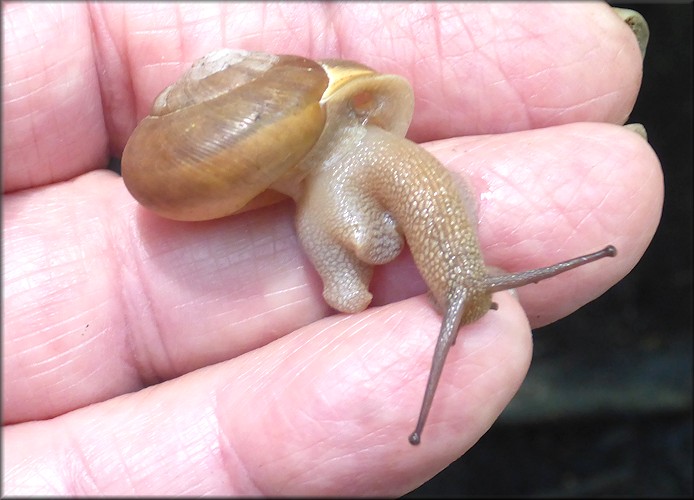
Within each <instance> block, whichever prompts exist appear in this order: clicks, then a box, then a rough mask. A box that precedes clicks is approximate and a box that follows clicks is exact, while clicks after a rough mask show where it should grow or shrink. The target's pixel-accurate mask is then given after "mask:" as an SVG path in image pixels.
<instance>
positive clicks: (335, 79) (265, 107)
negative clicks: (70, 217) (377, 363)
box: [122, 49, 616, 444]
mask: <svg viewBox="0 0 694 500" xmlns="http://www.w3.org/2000/svg"><path fill="white" fill-rule="evenodd" d="M413 107H414V99H413V93H412V89H411V88H410V86H409V84H408V83H407V81H406V80H405V79H403V78H401V77H399V76H395V75H383V74H379V73H377V72H376V71H374V70H372V69H371V68H368V67H366V66H364V65H362V64H359V63H356V62H352V61H341V60H325V61H321V62H314V61H311V60H309V59H306V58H303V57H298V56H291V55H279V56H277V55H271V54H265V53H259V52H246V51H232V50H227V49H224V50H220V51H217V52H213V53H211V54H209V55H207V56H206V57H204V58H202V59H200V60H199V61H197V62H196V63H195V64H193V66H192V67H191V68H190V69H189V70H188V71H187V72H186V73H185V74H184V75H183V76H182V77H181V78H180V79H179V80H178V81H176V82H175V83H173V84H172V85H170V86H169V87H168V88H167V89H165V90H164V91H163V92H162V93H161V94H160V95H159V97H157V99H156V100H155V102H154V106H153V108H152V112H151V113H150V115H149V116H148V117H146V118H145V119H144V120H142V122H140V124H139V125H138V126H137V128H136V129H135V131H134V132H133V134H132V136H131V137H130V139H129V141H128V143H127V144H126V147H125V150H124V151H123V158H122V174H123V180H124V182H125V185H126V187H127V189H128V190H129V191H130V193H132V195H133V196H134V197H135V199H137V200H138V201H139V202H140V203H141V204H142V205H144V206H145V207H147V208H149V209H151V210H153V211H155V212H157V213H158V214H160V215H162V216H164V217H168V218H171V219H177V220H190V221H192V220H206V219H214V218H218V217H224V216H226V215H230V214H232V213H235V212H238V211H240V210H244V209H245V208H247V207H249V206H251V205H254V204H257V202H258V200H259V199H263V200H270V199H272V193H281V194H284V195H288V196H291V197H292V198H293V199H294V200H295V201H296V204H297V222H296V225H297V232H298V235H299V239H300V241H301V243H302V246H303V248H304V250H305V251H306V253H307V255H308V257H309V258H310V260H311V261H312V263H313V264H314V266H315V267H316V270H317V271H318V273H319V274H320V276H321V278H322V280H323V285H324V291H323V296H324V298H325V300H326V301H327V302H328V303H329V304H330V305H331V306H332V307H334V308H335V309H337V310H340V311H343V312H357V311H361V310H363V309H364V308H366V307H367V306H368V304H369V303H370V302H371V297H372V296H371V293H369V290H368V287H369V281H370V280H371V275H372V269H373V267H372V266H373V265H375V264H383V263H386V262H389V261H391V260H392V259H394V258H395V257H396V256H397V255H398V254H399V253H400V251H401V249H402V247H403V243H404V241H403V236H404V239H405V240H406V241H407V243H408V245H409V246H410V250H411V251H412V256H413V258H414V260H415V263H416V265H417V268H418V269H419V271H420V273H421V274H422V277H423V278H424V281H425V282H426V283H427V285H428V286H429V289H430V290H431V294H432V296H433V298H434V300H435V302H436V303H437V305H438V306H439V307H440V308H441V309H442V310H443V311H444V313H443V322H442V326H441V330H440V332H439V337H438V341H437V343H436V348H435V351H434V356H433V360H432V367H431V371H430V374H429V380H428V382H427V388H426V392H425V396H424V401H423V403H422V409H421V411H420V415H419V419H418V421H417V426H416V428H415V431H414V432H413V433H412V434H411V435H410V438H409V441H410V443H412V444H418V443H419V442H420V437H421V432H422V429H423V427H424V424H425V422H426V418H427V415H428V413H429V410H430V408H431V403H432V401H433V397H434V393H435V391H436V387H437V384H438V381H439V378H440V376H441V372H442V369H443V366H444V362H445V359H446V356H447V354H448V351H449V349H450V347H451V346H452V345H453V344H454V343H455V338H456V336H457V334H458V329H459V327H460V325H461V324H466V323H470V322H472V321H475V320H476V319H478V318H479V317H481V316H482V315H483V314H485V313H486V312H487V311H489V309H490V308H492V307H493V303H492V300H491V296H492V293H493V292H496V291H500V290H506V289H509V288H515V287H518V286H522V285H525V284H528V283H535V282H537V281H540V280H543V279H546V278H549V277H551V276H555V275H556V274H559V273H562V272H564V271H567V270H569V269H573V268H574V267H577V266H580V265H583V264H586V263H588V262H593V261H595V260H597V259H600V258H603V257H607V256H614V255H615V254H616V250H615V248H614V247H612V246H608V247H606V248H604V249H602V250H600V251H598V252H595V253H592V254H588V255H585V256H582V257H578V258H575V259H571V260H568V261H565V262H562V263H559V264H556V265H554V266H549V267H546V268H541V269H536V270H533V271H526V272H522V273H516V274H508V275H502V276H492V275H490V274H489V273H488V272H487V270H486V267H485V265H484V262H483V260H482V254H481V251H480V247H479V242H478V240H477V232H476V227H475V221H476V217H475V216H474V214H473V213H468V209H469V206H470V205H471V203H469V200H470V199H472V197H471V196H470V195H469V194H468V193H467V192H466V191H465V189H464V185H461V184H460V183H459V182H455V181H454V180H453V178H452V177H451V175H450V174H449V173H448V171H447V170H446V169H445V168H444V167H443V166H442V165H441V164H440V163H439V162H438V161H437V160H436V159H435V158H434V157H433V156H431V155H430V154H429V153H427V152H426V151H425V150H424V149H423V148H421V147H419V146H418V145H417V144H414V143H412V142H410V141H408V140H407V139H405V138H404V136H405V133H406V131H407V128H408V126H409V123H410V120H411V118H412V112H413Z"/></svg>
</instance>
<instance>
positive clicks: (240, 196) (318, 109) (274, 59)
mask: <svg viewBox="0 0 694 500" xmlns="http://www.w3.org/2000/svg"><path fill="white" fill-rule="evenodd" d="M327 86H328V77H327V75H326V74H325V71H324V70H323V68H322V67H321V66H320V65H318V64H317V63H316V62H314V61H311V60H309V59H305V58H303V57H297V56H288V55H283V56H277V55H272V54H265V53H259V52H246V51H232V50H226V49H225V50H221V51H217V52H213V53H211V54H209V55H208V56H206V57H204V58H202V59H200V60H199V61H197V62H196V63H195V64H194V65H193V66H192V67H191V68H190V69H189V70H188V71H187V72H186V73H185V74H184V75H183V76H182V77H181V78H180V79H179V80H178V81H176V82H175V83H173V84H172V85H171V86H169V87H168V88H167V89H165V90H164V91H163V92H162V93H161V94H160V95H159V97H157V99H156V100H155V103H154V106H153V109H152V113H151V114H150V116H148V117H146V118H145V119H144V120H143V121H142V122H140V124H139V125H138V126H137V128H136V129H135V131H134V132H133V134H132V136H131V137H130V139H129V140H128V143H127V144H126V146H125V150H124V151H123V158H122V164H121V165H122V166H121V168H122V175H123V180H124V182H125V185H126V187H127V188H128V190H129V191H130V193H131V194H132V195H133V197H135V199H137V200H138V201H139V202H140V203H141V204H142V205H144V206H146V207H148V208H150V209H152V210H154V211H155V212H157V213H159V214H160V215H163V216H165V217H168V218H172V219H177V220H206V219H214V218H218V217H224V216H226V215H229V214H231V213H234V212H236V211H238V210H239V209H241V208H242V207H243V206H244V205H246V204H247V203H248V202H249V201H251V200H252V199H253V198H254V197H255V196H256V195H258V194H260V193H262V192H263V191H265V190H266V189H267V187H268V186H269V185H270V184H272V183H273V182H274V181H275V180H276V179H277V178H279V177H280V176H282V175H286V173H287V171H288V170H290V169H291V168H292V167H293V166H295V165H296V164H297V163H298V162H299V160H300V159H301V158H303V157H304V156H305V155H306V153H307V152H308V151H310V150H311V148H312V147H313V145H314V144H315V142H316V141H317V140H318V138H319V137H320V135H321V132H322V131H323V127H324V124H325V119H326V115H325V111H324V109H323V107H322V106H321V105H320V100H321V98H322V96H323V93H324V91H325V89H326V88H327ZM220 166H223V168H220Z"/></svg>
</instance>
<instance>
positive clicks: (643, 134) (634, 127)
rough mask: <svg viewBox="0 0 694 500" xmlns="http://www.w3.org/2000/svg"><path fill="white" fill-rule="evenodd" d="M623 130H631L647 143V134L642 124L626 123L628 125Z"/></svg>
mask: <svg viewBox="0 0 694 500" xmlns="http://www.w3.org/2000/svg"><path fill="white" fill-rule="evenodd" d="M624 128H625V129H628V130H631V131H632V132H636V133H637V134H639V135H640V136H641V137H643V138H644V139H645V141H646V142H648V134H647V133H646V127H644V126H643V125H642V124H640V123H628V124H626V125H624Z"/></svg>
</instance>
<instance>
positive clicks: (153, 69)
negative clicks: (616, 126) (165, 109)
mask: <svg viewBox="0 0 694 500" xmlns="http://www.w3.org/2000/svg"><path fill="white" fill-rule="evenodd" d="M43 8H44V7H43V6H40V7H39V6H35V5H32V4H28V5H18V6H15V7H13V8H12V9H8V10H7V14H8V15H7V16H5V17H4V19H9V20H8V21H3V22H5V24H6V25H8V26H10V27H11V28H14V29H9V30H7V31H8V33H9V36H8V37H6V39H7V42H6V48H7V50H6V51H5V53H7V54H8V56H7V57H6V62H7V64H6V65H5V66H6V68H8V71H7V72H6V75H5V92H4V99H5V100H4V109H5V113H4V115H3V125H4V127H3V131H4V132H3V133H4V135H3V139H4V149H3V160H4V162H3V163H4V165H5V167H4V168H5V171H4V173H5V176H4V181H5V182H4V187H5V191H14V190H17V189H22V188H26V187H30V186H37V185H42V184H45V183H47V182H54V181H56V180H63V179H67V178H71V177H73V176H74V175H76V174H78V173H81V172H85V171H88V170H91V169H93V168H98V167H100V166H103V165H104V164H105V161H106V155H107V150H106V144H107V141H108V142H109V143H110V145H111V147H110V150H111V153H112V154H114V155H119V154H120V152H121V151H122V149H123V146H124V145H125V142H126V140H127V137H128V136H129V134H130V133H131V131H132V130H133V128H134V127H135V125H136V123H137V121H138V120H139V119H141V118H142V117H143V116H144V115H145V114H146V113H147V111H148V110H149V108H150V106H151V103H152V101H153V99H154V97H155V96H156V95H157V94H158V93H159V92H160V91H161V90H162V89H163V88H164V87H165V86H166V85H168V84H169V83H171V82H172V81H173V80H174V79H175V78H177V77H178V76H179V75H180V74H181V73H182V72H183V71H184V69H185V68H186V67H187V66H188V65H189V64H190V63H191V61H192V60H193V59H195V58H197V57H200V56H202V55H203V54H205V53H207V52H209V51H211V50H213V49H217V48H219V47H222V46H226V47H235V48H245V49H253V50H263V51H270V52H280V53H287V52H291V53H299V54H304V55H306V56H309V57H315V58H323V57H344V58H351V59H356V60H360V61H363V62H364V63H366V64H369V65H371V66H373V67H374V68H376V69H377V70H379V71H382V72H393V73H397V74H401V75H403V76H405V77H406V78H407V79H408V80H409V81H410V82H411V83H412V84H413V86H414V90H415V95H416V96H417V102H416V109H415V118H414V123H413V125H412V128H411V130H410V132H409V136H410V137H411V138H412V139H414V140H416V141H424V140H431V139H435V138H444V137H455V136H458V135H472V134H479V133H492V132H502V131H511V130H520V129H526V128H535V127H544V126H549V125H554V124H558V123H567V122H571V121H577V120H589V121H606V122H613V123H622V122H623V121H624V120H625V119H626V117H627V116H628V114H629V112H630V111H631V108H632V106H633V103H634V100H635V98H636V94H637V92H638V88H639V85H640V81H641V58H640V52H639V49H638V43H637V42H636V38H635V37H634V36H633V34H632V33H631V31H630V30H629V29H628V27H627V26H626V24H625V23H624V22H622V21H621V19H619V18H618V17H617V16H616V15H614V13H613V12H612V10H611V9H610V8H609V6H607V5H602V4H593V3H588V4H578V5H576V4H574V5H552V6H547V5H532V4H528V5H511V4H509V5H505V4H504V5H494V6H493V7H492V6H489V5H486V4H451V5H444V4H432V5H428V6H424V7H422V6H420V5H415V4H413V5H410V6H407V7H405V8H403V6H401V5H394V4H393V5H391V4H384V5H379V6H374V5H373V4H368V5H367V4H359V3H347V4H343V5H338V6H331V7H330V8H326V7H325V6H322V5H321V4H315V3H307V4H296V3H293V4H291V5H284V4H281V3H270V4H267V5H266V4H263V5H260V4H245V3H240V4H221V5H215V4H204V5H202V6H200V5H193V4H125V5H120V4H108V3H106V4H94V5H91V6H89V5H87V4H84V5H81V4H75V5H69V6H68V5H66V6H60V7H56V9H58V10H57V12H56V13H52V14H51V15H45V14H46V12H45V11H44V10H42V9H43ZM35 18H40V20H41V21H40V26H41V29H40V30H38V31H37V33H36V36H33V35H32V36H21V33H24V32H29V33H31V30H33V29H34V28H35V26H36V23H34V22H33V19H35ZM355 20H357V22H355ZM66 25H67V26H75V29H74V30H65V26H66ZM89 26H91V27H93V30H94V32H93V39H94V44H93V46H94V47H95V48H94V52H93V53H92V52H90V51H87V50H85V49H84V48H85V47H92V44H91V34H90V33H89V30H88V27H89ZM66 31H67V34H66V33H65V32H66ZM201 34H204V36H202V35H201ZM45 47H49V48H50V51H49V52H48V57H45V58H44V57H43V54H44V53H45V50H44V48H45ZM336 47H340V49H339V50H338V49H337V48H336ZM77 49H79V50H77ZM595 68H600V71H595ZM37 110H40V111H37ZM107 136H108V137H107Z"/></svg>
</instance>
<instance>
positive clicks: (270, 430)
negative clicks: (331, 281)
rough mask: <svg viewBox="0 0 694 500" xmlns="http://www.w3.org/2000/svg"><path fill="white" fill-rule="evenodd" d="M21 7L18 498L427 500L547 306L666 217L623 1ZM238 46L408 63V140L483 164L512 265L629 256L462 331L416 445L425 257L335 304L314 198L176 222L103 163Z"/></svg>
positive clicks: (424, 335)
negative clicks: (299, 228)
mask: <svg viewBox="0 0 694 500" xmlns="http://www.w3.org/2000/svg"><path fill="white" fill-rule="evenodd" d="M4 14H5V15H4V16H3V23H4V26H3V27H4V29H5V47H4V48H5V51H4V57H5V59H4V61H3V62H4V65H3V67H4V71H5V75H4V77H5V78H4V89H3V90H4V93H3V99H4V102H3V107H4V109H3V111H4V112H3V144H4V149H3V174H4V188H5V191H4V194H5V195H4V204H3V206H4V215H3V216H4V227H3V242H4V251H5V252H4V257H5V259H4V264H5V265H4V274H3V279H4V292H5V325H4V326H5V336H4V350H3V361H4V366H5V371H4V377H3V389H4V390H3V403H4V413H3V423H4V424H5V426H4V428H3V438H4V445H5V455H4V461H3V475H4V476H3V477H4V483H5V492H6V493H8V494H21V493H24V494H41V493H43V494H46V493H60V494H80V493H86V494H92V495H96V494H132V495H145V494H194V495H199V494H247V495H249V494H265V495H278V494H287V495H292V494H294V495H300V494H305V495H309V494H311V495H330V494H332V495H337V494H342V495H359V494H361V495H367V494H368V495H389V496H390V495H400V494H403V493H405V492H407V491H409V490H411V489H412V488H414V487H416V486H417V485H419V484H421V483H422V482H424V481H425V480H426V479H428V478H430V477H431V476H433V475H434V474H436V473H437V472H438V471H439V470H441V469H442V468H443V467H445V466H446V465H447V464H448V463H450V462H451V461H453V460H454V459H456V458H457V457H458V456H460V455H461V454H462V453H464V452H465V451H466V450H467V449H468V448H469V447H470V446H472V445H473V444H474V443H475V442H476V441H477V440H478V439H479V437H480V436H481V435H482V434H483V433H484V432H485V431H486V430H487V429H488V428H489V426H490V425H491V424H492V423H493V421H494V420H495V419H496V417H497V416H498V414H499V413H500V412H501V410H502V409H503V408H504V407H505V405H506V404H507V403H508V401H509V400H510V399H511V397H512V396H513V394H514V393H515V391H516V389H517V388H518V386H519V385H520V383H521V381H522V379H523V377H524V375H525V371H526V370H527V366H528V363H529V360H530V355H531V338H530V327H531V326H539V325H542V324H546V323H547V322H551V321H553V320H555V319H558V318H560V317H562V316H564V315H566V314H568V313H570V312H571V311H573V310H575V309H576V308H578V307H580V306H581V305H582V304H584V303H586V302H588V301H589V300H591V299H592V298H595V297H596V296H598V295H600V294H601V293H602V292H604V291H605V290H607V289H608V288H609V287H610V286H611V285H613V284H614V283H616V282H617V281H619V279H621V278H622V277H623V276H624V275H625V274H626V273H628V272H629V270H630V269H631V268H632V267H633V266H634V265H635V264H636V262H637V261H638V260H639V258H640V257H641V255H642V254H643V252H644V251H645V248H646V246H647V245H648V243H649V241H650V239H651V237H652V235H653V233H654V231H655V228H656V226H657V223H658V220H659V216H660V207H661V203H662V177H661V172H660V168H659V164H658V160H657V158H656V157H655V155H654V153H653V151H652V150H651V149H650V147H649V146H648V144H647V143H646V142H645V141H643V140H642V139H641V138H640V137H639V136H637V135H636V134H634V133H633V132H630V131H628V130H625V129H623V128H622V127H616V126H614V125H610V124H621V123H623V122H624V121H625V120H626V118H627V117H628V115H629V112H630V111H631V108H632V105H633V103H634V100H635V99H636V94H637V92H638V88H639V85H640V77H641V61H640V54H639V51H638V48H637V45H636V43H635V39H634V38H633V35H632V34H631V33H630V32H629V30H628V29H627V28H626V26H624V24H623V23H622V22H621V21H620V20H619V19H618V18H617V17H616V16H614V14H613V13H612V12H611V10H610V8H609V7H608V6H606V5H600V4H581V5H565V4H559V5H552V4H530V5H523V6H514V5H510V4H508V5H507V4H491V5H486V4H471V5H464V4H453V5H444V4H434V5H428V6H427V5H421V4H416V5H412V6H409V7H407V8H403V6H401V5H390V4H383V5H381V4H377V5H373V4H362V3H355V4H345V5H329V6H327V7H326V6H323V5H320V4H307V5H302V4H290V5H282V4H279V3H278V4H268V5H264V6H262V7H261V6H258V5H252V4H226V5H223V6H215V5H212V4H195V5H192V4H191V5H186V4H173V5H168V4H152V5H143V4H136V3H133V4H126V5H117V4H110V3H104V4H94V5H86V4H74V5H73V4H62V5H59V6H51V5H49V4H28V5H14V4H9V5H5V6H4ZM222 46H226V47H233V48H245V49H250V50H263V51H267V52H276V53H297V54H302V55H306V56H308V57H312V58H316V59H319V58H323V57H343V58H348V59H354V60H359V61H360V62H363V63H365V64H367V65H369V66H371V67H373V68H375V69H377V70H379V71H382V72H392V73H398V74H401V75H403V76H405V77H406V78H407V79H408V80H410V82H411V83H412V84H413V87H414V90H415V94H416V96H417V107H416V110H415V117H414V122H413V125H412V128H411V129H410V133H409V134H408V136H409V137H410V138H411V139H413V140H415V141H417V142H427V141H434V140H437V141H439V142H435V143H434V142H430V143H428V144H426V145H425V147H427V149H429V150H430V151H431V152H432V153H434V154H435V155H436V156H437V157H438V158H439V159H440V160H441V161H442V162H443V163H444V164H445V165H446V166H447V167H448V168H450V169H451V171H453V172H454V173H455V174H456V175H459V176H463V175H465V176H466V177H467V178H468V180H469V182H470V184H471V185H472V186H473V188H474V191H475V193H476V194H477V195H478V196H479V198H480V205H479V210H480V212H479V219H480V227H479V233H480V239H481V242H482V246H483V250H484V253H485V256H486V259H487V262H488V264H490V265H495V266H498V267H503V268H505V269H508V270H517V269H527V268H533V267H538V266H541V265H545V264H548V263H553V262H556V261H559V260H562V259H563V258H566V257H570V256H574V255H578V254H581V253H585V252H587V251H591V250H594V249H597V248H600V247H602V246H604V245H605V244H607V243H612V244H614V245H615V246H616V247H617V248H618V249H619V255H618V257H617V258H615V259H610V260H608V261H605V262H599V263H595V264H591V265H590V266H588V267H586V268H584V269H577V270H575V271H572V272H571V273H570V274H566V275H563V276H559V277H557V278H554V279H552V280H549V281H546V282H543V283H542V284H538V285H537V286H534V287H525V288H523V289H520V290H519V294H518V295H519V298H520V302H521V303H522V305H523V308H521V306H520V305H519V304H518V302H516V301H515V300H514V299H513V298H512V297H511V296H510V295H509V294H498V295H495V301H496V302H498V303H499V310H498V311H494V312H492V313H489V314H487V315H485V316H484V317H483V318H482V319H481V320H480V321H478V322H476V323H474V324H472V325H469V326H466V327H465V328H464V329H463V330H462V331H461V333H460V335H459V336H458V342H457V343H456V346H455V347H454V349H453V350H452V351H451V353H450V355H449V357H448V360H447V363H446V367H445V370H444V373H443V377H442V380H441V384H440V386H439V390H438V393H437V397H436V400H435V401H434V405H433V408H432V412H431V415H430V418H429V423H428V426H427V431H426V438H425V440H424V441H423V443H422V445H420V447H418V448H412V447H411V446H410V445H409V444H408V442H407V436H408V435H409V433H410V431H411V430H412V427H413V424H414V421H415V419H416V417H417V413H418V410H419V405H420V403H421V396H422V392H423V389H424V383H425V381H426V377H427V374H428V370H429V366H430V362H431V352H432V349H433V344H434V340H435V338H436V335H437V333H438V328H439V324H440V320H441V319H440V316H439V315H438V314H437V313H436V311H435V310H434V309H433V308H432V307H431V305H430V303H429V302H428V300H427V299H426V298H425V297H422V296H415V295H417V294H421V293H423V292H424V291H425V290H424V285H423V283H422V282H421V280H420V279H419V277H418V275H417V272H416V270H415V268H414V266H413V264H412V262H411V260H410V258H409V256H407V255H403V256H401V257H399V258H398V259H397V261H396V262H394V263H392V264H389V265H387V266H383V267H382V268H379V269H378V270H377V271H376V273H375V276H374V282H373V287H372V289H373V291H374V295H375V299H374V306H376V307H373V308H370V309H368V310H366V311H364V312H363V313H359V314H354V315H330V314H331V311H330V310H329V309H328V307H327V306H326V305H325V303H324V301H323V299H322V297H321V292H322V290H321V283H320V280H319V279H318V277H317V275H316V274H315V271H314V270H313V269H312V268H311V267H310V265H309V264H308V262H307V260H306V259H305V257H304V256H303V253H302V251H301V249H300V247H299V245H298V243H297V240H296V237H295V233H294V229H293V213H292V205H291V203H289V202H287V203H282V204H280V205H276V206H272V207H268V208H265V209H262V210H258V211H254V212H250V213H245V214H241V215H239V216H235V217H229V218H225V219H222V220H217V221H212V222H205V223H179V222H172V221H167V220H164V219H161V218H158V217H156V216H155V215H152V214H150V213H147V212H146V211H145V210H143V209H142V208H141V207H139V206H138V205H137V203H136V202H135V201H134V200H133V199H132V198H131V197H130V195H129V194H128V193H127V191H126V190H125V188H124V187H123V183H122V180H121V179H120V178H119V177H118V176H116V175H114V174H112V173H111V172H108V171H105V170H104V169H103V168H102V167H103V166H104V165H105V163H106V161H107V158H108V155H109V151H110V152H111V153H112V154H113V155H116V156H118V155H120V152H121V151H122V148H123V146H124V144H125V141H126V140H127V137H128V135H129V133H130V132H131V131H132V129H133V128H134V126H135V124H136V122H137V121H138V120H139V119H140V118H142V117H143V116H144V115H145V114H146V112H147V111H148V109H149V107H150V105H151V102H152V100H153V98H154V97H155V96H156V94H157V93H158V92H159V91H160V90H162V89H163V88H164V87H165V86H166V85H167V84H168V83H170V82H171V81H173V80H174V79H175V78H176V76H178V75H179V74H180V73H181V72H182V71H184V70H185V68H186V67H188V66H189V64H190V63H191V62H192V61H193V60H194V59H196V58H197V57H199V56H201V55H204V54H205V53H207V52H209V51H210V50H213V49H216V48H219V47H222ZM585 122H589V123H585ZM541 127H544V128H541ZM506 132H512V133H506ZM482 134H489V135H482ZM524 310H525V312H524ZM526 313H527V318H526ZM528 318H530V323H528ZM54 417H55V418H54ZM49 419H50V420H49ZM384 464H387V465H384Z"/></svg>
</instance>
